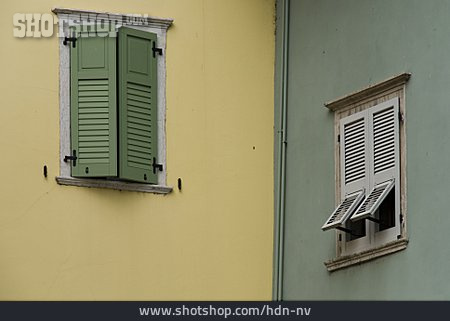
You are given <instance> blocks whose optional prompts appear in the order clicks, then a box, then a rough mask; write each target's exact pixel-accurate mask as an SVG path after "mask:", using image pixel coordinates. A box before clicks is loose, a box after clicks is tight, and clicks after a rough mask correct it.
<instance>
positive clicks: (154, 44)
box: [152, 41, 163, 58]
mask: <svg viewBox="0 0 450 321" xmlns="http://www.w3.org/2000/svg"><path fill="white" fill-rule="evenodd" d="M152 52H153V58H155V57H156V53H158V55H160V56H162V54H163V50H162V48H156V42H155V41H153V42H152Z"/></svg>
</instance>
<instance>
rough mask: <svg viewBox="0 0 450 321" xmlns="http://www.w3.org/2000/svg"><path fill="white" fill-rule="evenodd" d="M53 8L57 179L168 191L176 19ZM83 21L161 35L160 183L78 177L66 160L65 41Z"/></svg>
mask: <svg viewBox="0 0 450 321" xmlns="http://www.w3.org/2000/svg"><path fill="white" fill-rule="evenodd" d="M52 12H53V13H54V14H56V15H57V17H58V22H59V23H58V25H59V27H58V34H59V39H58V41H59V110H60V151H59V160H60V161H59V165H60V171H59V176H57V177H56V181H57V183H58V184H60V185H69V186H79V187H95V188H109V189H115V190H126V191H138V192H148V193H156V194H167V193H170V192H171V191H172V189H173V188H172V187H170V186H167V166H166V164H167V162H166V42H167V30H168V29H169V27H170V26H171V25H172V23H173V19H168V18H157V17H151V16H148V15H134V14H120V13H109V12H101V11H91V10H79V9H67V8H54V9H52ZM80 21H83V23H96V22H97V21H102V22H107V23H112V24H114V25H115V26H116V28H118V27H122V26H127V27H130V28H135V29H138V30H142V31H147V32H152V33H155V34H156V35H157V45H158V47H159V48H162V49H163V55H161V56H160V55H158V56H157V59H158V60H157V69H158V75H157V77H158V80H157V81H158V92H157V114H158V120H157V123H158V160H159V162H160V163H161V164H163V171H160V172H159V173H158V184H156V185H151V184H143V183H132V182H126V181H121V180H109V179H95V178H75V177H72V176H71V165H70V162H67V163H66V162H64V156H65V155H70V144H71V143H70V50H69V46H68V45H64V44H63V39H64V36H65V35H66V36H69V30H68V28H69V27H70V26H73V25H77V24H79V23H80Z"/></svg>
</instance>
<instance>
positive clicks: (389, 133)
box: [351, 98, 400, 221]
mask: <svg viewBox="0 0 450 321" xmlns="http://www.w3.org/2000/svg"><path fill="white" fill-rule="evenodd" d="M398 108H399V107H398V98H394V99H391V100H388V101H386V102H384V103H381V104H379V105H377V106H375V107H372V108H370V109H369V114H368V123H369V124H368V125H369V137H368V138H369V142H370V149H369V150H370V152H369V182H370V184H369V186H370V189H371V191H370V193H369V194H368V196H367V198H366V199H365V200H364V202H363V203H362V204H361V206H360V207H359V208H358V209H357V210H356V212H355V214H353V215H352V217H351V220H352V221H357V220H360V219H364V218H367V217H373V218H374V216H375V212H376V210H377V209H378V207H379V206H380V204H381V203H382V202H383V200H384V198H385V197H386V196H387V195H388V194H389V192H390V191H391V189H392V188H394V187H395V185H396V184H398V182H399V143H400V142H399V124H398V112H399V109H398Z"/></svg>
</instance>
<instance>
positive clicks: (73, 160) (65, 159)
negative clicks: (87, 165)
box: [64, 150, 78, 166]
mask: <svg viewBox="0 0 450 321" xmlns="http://www.w3.org/2000/svg"><path fill="white" fill-rule="evenodd" d="M77 158H78V157H77V151H76V150H73V155H70V156H67V155H66V156H64V163H67V161H69V160H70V161H72V165H73V166H77Z"/></svg>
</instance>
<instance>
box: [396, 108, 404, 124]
mask: <svg viewBox="0 0 450 321" xmlns="http://www.w3.org/2000/svg"><path fill="white" fill-rule="evenodd" d="M404 120H405V118H404V117H403V114H402V112H401V111H399V112H398V121H399V122H401V123H403V121H404Z"/></svg>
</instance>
